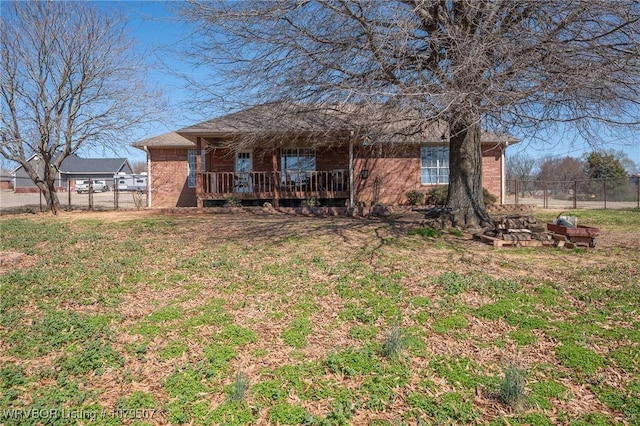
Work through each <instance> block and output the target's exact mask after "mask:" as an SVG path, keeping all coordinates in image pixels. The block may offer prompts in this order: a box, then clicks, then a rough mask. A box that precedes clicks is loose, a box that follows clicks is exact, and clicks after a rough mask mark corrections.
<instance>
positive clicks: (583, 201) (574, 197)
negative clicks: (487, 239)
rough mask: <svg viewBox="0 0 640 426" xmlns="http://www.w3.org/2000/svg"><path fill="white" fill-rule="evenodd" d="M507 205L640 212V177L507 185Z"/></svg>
mask: <svg viewBox="0 0 640 426" xmlns="http://www.w3.org/2000/svg"><path fill="white" fill-rule="evenodd" d="M505 203H506V204H531V205H535V206H537V207H541V208H551V209H552V208H571V209H577V208H587V209H589V208H592V209H601V208H604V209H607V208H614V209H615V208H640V177H638V176H634V177H630V178H629V177H627V178H616V179H614V178H607V179H584V180H570V181H541V180H510V181H507V199H506V201H505Z"/></svg>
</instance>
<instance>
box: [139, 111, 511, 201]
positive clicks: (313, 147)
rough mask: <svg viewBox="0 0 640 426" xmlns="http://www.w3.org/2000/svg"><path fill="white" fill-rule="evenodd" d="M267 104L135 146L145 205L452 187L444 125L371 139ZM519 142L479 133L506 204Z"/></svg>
mask: <svg viewBox="0 0 640 426" xmlns="http://www.w3.org/2000/svg"><path fill="white" fill-rule="evenodd" d="M265 108H267V107H266V106H261V107H254V108H251V109H248V110H243V111H240V112H236V113H232V114H229V115H225V116H222V117H218V118H215V119H212V120H209V121H205V122H202V123H199V124H196V125H193V126H189V127H185V128H182V129H179V130H176V131H174V132H169V133H165V134H162V135H159V136H156V137H152V138H149V139H145V140H141V141H138V142H135V143H134V144H133V146H134V147H137V148H140V149H143V150H145V151H146V153H147V160H148V180H149V188H150V192H149V193H150V197H149V206H150V207H182V206H185V207H186V206H194V207H195V206H198V207H203V206H204V207H207V206H214V205H221V204H223V203H224V202H225V200H228V199H229V198H230V197H234V198H237V199H240V200H242V202H243V203H247V204H255V205H260V204H261V203H263V202H265V201H269V202H271V203H272V204H273V205H281V206H282V205H296V204H299V203H300V202H301V201H303V200H305V199H308V198H309V197H314V198H316V199H318V200H320V203H321V205H342V206H344V205H347V206H355V205H373V204H376V203H381V204H387V205H399V204H404V203H406V200H407V198H406V193H407V192H408V191H412V190H417V191H420V192H424V193H426V192H427V191H428V190H429V189H430V188H431V187H433V186H437V185H443V184H447V183H448V178H449V148H448V136H447V132H444V131H442V129H443V127H442V126H440V127H438V126H431V127H430V128H429V129H426V130H423V131H422V132H421V133H420V134H418V135H411V136H410V137H406V135H405V137H399V136H398V135H395V136H387V137H385V139H384V140H378V141H377V140H376V138H375V136H372V134H371V133H369V132H363V130H362V129H356V128H354V129H353V130H350V129H349V128H348V127H347V126H344V125H342V126H341V127H332V128H331V129H330V130H326V129H327V126H326V119H327V115H326V114H325V115H324V116H323V117H322V118H318V116H317V115H314V113H310V112H308V111H307V112H306V113H305V115H304V118H301V117H300V116H297V117H295V118H292V117H291V115H286V116H285V115H275V113H273V114H271V113H270V111H268V110H266V109H265ZM258 116H260V117H263V118H262V119H261V120H258V119H256V117H258ZM265 117H266V118H265ZM265 123H268V126H267V128H268V130H265ZM396 136H398V137H396ZM516 142H518V140H517V139H515V138H513V137H510V136H506V135H497V134H493V133H488V132H483V134H482V162H483V164H482V167H483V176H482V181H483V186H484V187H485V188H487V189H488V190H489V192H490V193H492V194H494V195H496V197H497V198H498V200H499V202H503V201H504V199H505V197H504V189H505V163H504V159H505V156H504V155H505V149H506V148H507V146H509V145H511V144H513V143H516Z"/></svg>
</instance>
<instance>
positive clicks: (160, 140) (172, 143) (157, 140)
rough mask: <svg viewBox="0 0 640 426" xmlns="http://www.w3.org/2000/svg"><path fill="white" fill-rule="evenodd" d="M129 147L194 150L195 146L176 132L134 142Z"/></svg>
mask: <svg viewBox="0 0 640 426" xmlns="http://www.w3.org/2000/svg"><path fill="white" fill-rule="evenodd" d="M131 146H133V147H135V148H144V147H145V146H148V147H154V148H195V146H196V144H195V143H194V142H192V141H190V140H189V139H186V138H185V137H183V136H180V135H179V134H177V133H176V132H169V133H165V134H162V135H158V136H154V137H152V138H148V139H143V140H141V141H137V142H134V143H132V144H131Z"/></svg>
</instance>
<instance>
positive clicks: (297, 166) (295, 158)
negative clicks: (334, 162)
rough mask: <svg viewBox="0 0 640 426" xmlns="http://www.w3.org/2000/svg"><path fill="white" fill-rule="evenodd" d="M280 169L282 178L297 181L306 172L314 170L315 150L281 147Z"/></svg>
mask: <svg viewBox="0 0 640 426" xmlns="http://www.w3.org/2000/svg"><path fill="white" fill-rule="evenodd" d="M280 169H281V170H282V180H283V181H285V180H292V181H295V182H297V183H299V180H303V179H304V178H306V176H307V172H314V171H315V170H316V150H315V149H313V148H282V150H281V151H280Z"/></svg>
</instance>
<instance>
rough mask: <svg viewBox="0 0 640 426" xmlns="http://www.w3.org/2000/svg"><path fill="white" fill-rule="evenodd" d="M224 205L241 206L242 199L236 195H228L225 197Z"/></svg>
mask: <svg viewBox="0 0 640 426" xmlns="http://www.w3.org/2000/svg"><path fill="white" fill-rule="evenodd" d="M224 206H225V207H241V206H242V200H241V199H240V198H238V197H236V196H235V195H230V196H228V197H227V198H225V203H224Z"/></svg>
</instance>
